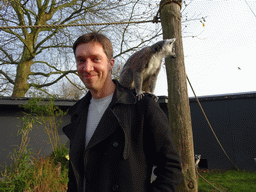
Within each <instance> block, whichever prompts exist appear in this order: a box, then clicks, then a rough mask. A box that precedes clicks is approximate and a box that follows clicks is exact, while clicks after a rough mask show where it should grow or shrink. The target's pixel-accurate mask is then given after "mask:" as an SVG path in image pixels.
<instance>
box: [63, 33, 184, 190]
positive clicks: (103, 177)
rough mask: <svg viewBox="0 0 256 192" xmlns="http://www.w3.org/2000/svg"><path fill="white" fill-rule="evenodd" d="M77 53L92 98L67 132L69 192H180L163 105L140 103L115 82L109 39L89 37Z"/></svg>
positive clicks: (78, 107) (78, 108)
mask: <svg viewBox="0 0 256 192" xmlns="http://www.w3.org/2000/svg"><path fill="white" fill-rule="evenodd" d="M73 50H74V54H75V58H76V62H77V70H78V74H79V77H80V78H81V80H82V81H83V83H84V84H85V86H86V87H87V88H88V89H89V92H88V93H87V94H86V96H85V97H83V98H82V99H81V100H79V101H78V102H77V103H76V104H75V105H74V106H73V107H72V108H71V110H70V115H71V123H70V124H69V125H67V126H65V127H64V128H63V132H64V133H65V134H66V135H67V137H68V138H69V140H70V155H69V156H70V168H69V183H68V191H79V192H80V191H81V192H84V191H86V192H110V191H120V192H151V191H152V192H157V191H158V192H165V191H166V192H167V191H168V192H169V191H175V186H176V185H177V184H178V182H179V178H180V172H181V168H180V162H179V157H178V155H177V151H176V149H175V147H174V144H173V143H172V139H171V133H170V128H169V125H168V120H167V118H166V115H165V114H164V113H163V111H162V110H161V109H160V107H159V105H158V104H157V103H155V102H154V101H153V99H152V98H151V97H150V96H147V95H146V96H145V97H144V98H143V99H142V100H140V101H137V100H136V97H135V96H134V93H133V92H132V91H130V90H128V89H125V88H123V87H122V86H121V85H120V84H119V83H118V81H116V80H113V81H112V79H111V71H112V68H113V66H114V59H113V48H112V44H111V42H110V41H109V39H108V38H106V37H105V36H104V35H101V34H98V33H90V34H85V35H83V36H81V37H79V38H78V39H77V40H76V42H75V43H74V45H73ZM154 165H155V166H156V168H155V170H154V173H155V175H156V176H157V178H156V180H155V181H153V182H152V183H151V173H152V168H153V166H154Z"/></svg>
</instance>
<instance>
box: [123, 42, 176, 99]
mask: <svg viewBox="0 0 256 192" xmlns="http://www.w3.org/2000/svg"><path fill="white" fill-rule="evenodd" d="M175 40H176V38H173V39H166V40H163V41H159V42H157V43H155V44H153V45H152V46H149V47H145V48H143V49H141V50H140V51H137V52H135V53H134V54H133V55H132V56H131V57H130V58H129V59H128V60H127V62H126V63H125V65H124V67H123V70H122V71H121V74H120V80H119V81H120V83H121V85H123V86H124V87H126V88H128V89H134V88H135V91H136V96H137V97H138V100H140V99H142V97H143V95H144V94H143V93H144V92H149V93H151V94H153V92H154V90H155V86H156V80H157V76H158V73H159V71H160V68H161V62H162V59H163V58H165V57H167V56H169V55H170V56H173V57H175V52H174V47H173V45H174V42H175ZM154 97H155V98H156V101H157V97H156V96H154Z"/></svg>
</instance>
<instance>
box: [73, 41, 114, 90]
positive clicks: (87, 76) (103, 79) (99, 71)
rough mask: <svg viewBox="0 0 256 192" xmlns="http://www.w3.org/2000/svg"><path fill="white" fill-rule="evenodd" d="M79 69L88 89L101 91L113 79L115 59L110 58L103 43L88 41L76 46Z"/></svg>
mask: <svg viewBox="0 0 256 192" xmlns="http://www.w3.org/2000/svg"><path fill="white" fill-rule="evenodd" d="M75 55H76V63H77V71H78V74H79V77H80V79H81V80H82V81H83V83H84V85H85V86H86V88H87V89H89V90H92V91H95V92H97V91H101V90H102V89H104V87H106V86H107V84H108V82H110V81H111V82H112V80H111V70H112V68H113V66H114V60H113V59H112V60H110V61H109V60H108V58H107V56H106V54H105V52H104V51H103V48H102V45H101V44H99V43H94V42H90V43H86V44H81V45H79V46H77V48H76V54H75Z"/></svg>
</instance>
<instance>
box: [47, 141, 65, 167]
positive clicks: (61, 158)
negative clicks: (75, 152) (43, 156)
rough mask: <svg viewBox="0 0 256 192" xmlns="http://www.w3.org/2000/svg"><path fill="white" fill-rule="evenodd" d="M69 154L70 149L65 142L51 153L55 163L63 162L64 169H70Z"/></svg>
mask: <svg viewBox="0 0 256 192" xmlns="http://www.w3.org/2000/svg"><path fill="white" fill-rule="evenodd" d="M68 154H69V149H68V148H66V147H65V144H63V145H60V147H58V148H57V149H56V150H55V151H54V152H52V154H51V156H50V157H51V159H53V161H54V164H55V165H58V164H59V163H61V168H62V170H64V169H68V165H69V161H68V159H67V158H66V157H67V156H68Z"/></svg>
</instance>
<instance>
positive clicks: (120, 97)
mask: <svg viewBox="0 0 256 192" xmlns="http://www.w3.org/2000/svg"><path fill="white" fill-rule="evenodd" d="M113 82H114V83H115V85H116V90H115V92H114V95H113V99H112V102H111V103H110V107H113V106H114V105H115V104H118V103H122V104H135V103H136V97H135V96H134V94H133V93H132V92H131V91H130V90H128V89H126V88H124V87H123V86H122V85H121V84H120V83H119V82H118V81H117V80H115V79H114V80H113ZM91 98H92V95H91V93H90V91H88V93H87V94H86V95H85V96H84V97H83V98H82V99H81V100H79V101H78V102H77V103H76V104H75V105H74V106H73V107H71V109H70V110H69V114H70V115H71V116H73V115H79V114H81V112H82V111H84V110H85V108H88V106H89V104H90V100H91Z"/></svg>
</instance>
